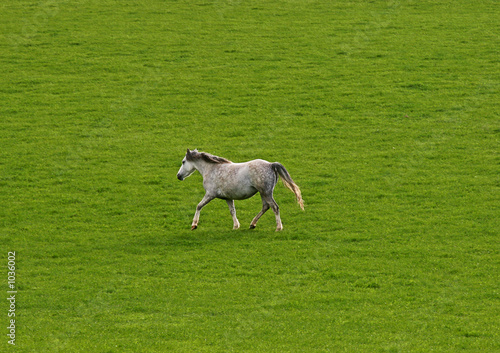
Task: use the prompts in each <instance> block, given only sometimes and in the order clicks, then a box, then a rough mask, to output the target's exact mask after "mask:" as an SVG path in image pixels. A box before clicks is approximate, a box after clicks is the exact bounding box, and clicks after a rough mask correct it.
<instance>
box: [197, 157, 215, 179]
mask: <svg viewBox="0 0 500 353" xmlns="http://www.w3.org/2000/svg"><path fill="white" fill-rule="evenodd" d="M213 166H214V164H210V163H206V162H204V161H199V162H198V163H196V165H195V167H196V170H198V171H199V172H200V174H201V175H202V176H203V178H205V177H206V176H207V174H208V173H210V171H211V169H212V167H213Z"/></svg>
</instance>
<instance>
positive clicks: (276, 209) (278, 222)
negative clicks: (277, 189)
mask: <svg viewBox="0 0 500 353" xmlns="http://www.w3.org/2000/svg"><path fill="white" fill-rule="evenodd" d="M269 203H270V205H271V208H272V210H273V212H274V215H275V216H276V231H277V232H279V231H280V230H283V224H282V223H281V217H280V208H279V206H278V204H277V203H276V201H274V198H273V197H272V196H271V200H270V201H269Z"/></svg>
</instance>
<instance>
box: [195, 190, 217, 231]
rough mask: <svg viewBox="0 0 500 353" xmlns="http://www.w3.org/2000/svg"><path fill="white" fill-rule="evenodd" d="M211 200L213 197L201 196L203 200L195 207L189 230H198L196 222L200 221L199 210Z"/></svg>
mask: <svg viewBox="0 0 500 353" xmlns="http://www.w3.org/2000/svg"><path fill="white" fill-rule="evenodd" d="M213 199H214V197H213V196H210V195H208V194H205V196H203V199H202V200H201V201H200V203H199V204H198V206H196V212H195V214H194V218H193V224H192V225H191V230H194V229H196V228H198V221H199V220H200V211H201V209H202V208H203V207H204V206H205V205H206V204H207V203H209V202H210V201H212V200H213Z"/></svg>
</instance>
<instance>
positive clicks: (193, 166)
mask: <svg viewBox="0 0 500 353" xmlns="http://www.w3.org/2000/svg"><path fill="white" fill-rule="evenodd" d="M196 170H198V171H199V172H200V173H201V175H202V176H203V187H204V188H205V196H204V197H203V199H202V200H201V202H200V203H199V204H198V206H197V207H196V213H195V214H194V218H193V223H192V225H191V229H192V230H193V229H196V228H197V227H198V221H199V219H200V211H201V209H202V208H203V207H204V206H205V205H206V204H207V203H209V202H210V201H212V200H213V199H215V198H219V199H223V200H226V202H227V205H228V206H229V211H230V212H231V216H232V217H233V223H234V227H233V229H238V228H239V227H240V222H238V219H237V218H236V210H235V208H234V200H244V199H248V198H250V197H252V196H253V195H255V194H256V193H257V192H259V193H260V196H261V198H262V210H261V211H260V212H259V214H257V216H255V218H254V219H253V220H252V223H250V228H251V229H253V228H255V226H256V225H257V221H258V220H259V218H260V217H261V216H262V215H263V214H264V213H265V212H266V211H267V210H268V209H269V208H271V209H272V210H273V211H274V214H275V216H276V231H280V230H282V229H283V224H282V223H281V218H280V210H279V207H278V204H277V203H276V201H275V200H274V198H273V190H274V187H275V185H276V183H277V182H278V176H280V177H281V179H282V180H283V184H285V186H286V187H287V188H289V189H290V190H292V191H293V193H294V194H295V197H296V199H297V202H298V204H299V206H300V208H301V209H302V210H303V209H304V201H303V200H302V195H301V193H300V189H299V187H298V186H297V185H296V184H295V183H294V182H293V180H292V178H291V177H290V174H288V171H287V170H286V169H285V167H283V165H281V164H280V163H270V162H267V161H264V160H262V159H256V160H253V161H249V162H245V163H233V162H231V161H229V160H227V159H225V158H222V157H217V156H214V155H211V154H209V153H205V152H198V151H197V150H194V151H191V150H189V149H188V150H187V152H186V156H185V157H184V159H183V160H182V166H181V168H180V169H179V172H178V173H177V178H178V179H179V180H184V179H186V178H187V177H188V176H190V175H191V174H193V173H194V172H195V171H196Z"/></svg>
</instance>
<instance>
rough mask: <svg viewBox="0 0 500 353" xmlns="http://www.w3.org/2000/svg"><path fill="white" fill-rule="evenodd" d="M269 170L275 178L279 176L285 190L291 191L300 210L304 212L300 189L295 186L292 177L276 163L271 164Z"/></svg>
mask: <svg viewBox="0 0 500 353" xmlns="http://www.w3.org/2000/svg"><path fill="white" fill-rule="evenodd" d="M271 168H273V170H274V172H275V173H276V176H278V175H279V176H280V177H281V180H283V184H285V186H286V187H287V188H289V189H290V190H292V191H293V193H294V194H295V197H296V199H297V202H298V204H299V206H300V208H301V209H302V210H304V200H302V194H301V193H300V189H299V187H298V186H297V184H295V183H294V182H293V180H292V177H291V176H290V174H289V173H288V171H287V170H286V169H285V167H283V165H282V164H281V163H277V162H276V163H272V164H271Z"/></svg>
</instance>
